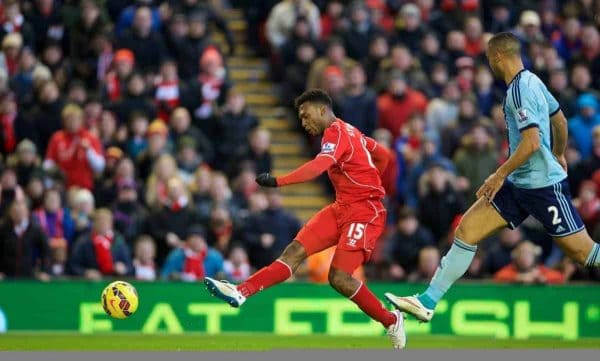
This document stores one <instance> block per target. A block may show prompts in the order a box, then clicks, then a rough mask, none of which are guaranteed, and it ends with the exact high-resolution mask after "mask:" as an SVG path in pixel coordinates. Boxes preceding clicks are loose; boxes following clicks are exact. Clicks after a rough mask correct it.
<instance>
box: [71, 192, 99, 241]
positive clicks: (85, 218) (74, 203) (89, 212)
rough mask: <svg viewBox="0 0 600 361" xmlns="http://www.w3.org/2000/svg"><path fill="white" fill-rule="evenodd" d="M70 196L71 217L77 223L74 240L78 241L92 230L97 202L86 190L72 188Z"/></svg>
mask: <svg viewBox="0 0 600 361" xmlns="http://www.w3.org/2000/svg"><path fill="white" fill-rule="evenodd" d="M69 196H70V198H69V209H70V210H71V217H72V218H73V221H74V222H75V234H74V235H73V239H74V240H75V241H76V240H77V239H78V238H79V237H80V236H82V235H84V234H86V233H88V232H89V231H90V230H91V229H92V216H93V213H94V210H95V201H94V196H93V195H92V192H90V191H89V190H87V189H85V188H81V189H77V188H71V190H70V191H69Z"/></svg>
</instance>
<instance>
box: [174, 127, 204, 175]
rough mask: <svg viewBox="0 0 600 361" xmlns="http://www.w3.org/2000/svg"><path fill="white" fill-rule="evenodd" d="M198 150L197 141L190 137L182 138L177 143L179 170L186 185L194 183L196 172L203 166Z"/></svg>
mask: <svg viewBox="0 0 600 361" xmlns="http://www.w3.org/2000/svg"><path fill="white" fill-rule="evenodd" d="M196 148H197V146H196V141H195V140H194V138H192V137H189V136H185V137H181V138H179V141H178V142H177V155H176V160H177V168H178V170H179V176H180V177H181V179H182V180H183V182H184V183H185V184H189V183H190V182H191V181H192V178H193V174H194V172H195V171H196V169H197V168H198V167H199V166H200V165H201V164H202V157H201V155H199V154H198V152H197V151H196Z"/></svg>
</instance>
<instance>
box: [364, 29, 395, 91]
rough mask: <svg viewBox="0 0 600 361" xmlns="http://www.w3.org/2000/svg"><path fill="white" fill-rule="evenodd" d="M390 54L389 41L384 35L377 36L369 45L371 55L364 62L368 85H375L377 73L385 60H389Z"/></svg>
mask: <svg viewBox="0 0 600 361" xmlns="http://www.w3.org/2000/svg"><path fill="white" fill-rule="evenodd" d="M389 52H390V47H389V44H388V40H387V38H386V37H385V35H383V34H378V35H375V36H374V37H373V38H372V39H371V42H370V43H369V54H368V55H367V58H366V59H365V60H364V61H363V64H364V67H365V73H366V76H367V80H366V83H367V84H368V85H370V86H371V85H373V84H374V82H375V77H376V76H377V72H378V70H379V68H380V66H381V64H382V63H383V60H384V59H386V58H387V56H388V55H389Z"/></svg>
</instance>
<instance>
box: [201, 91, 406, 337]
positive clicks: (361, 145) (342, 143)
mask: <svg viewBox="0 0 600 361" xmlns="http://www.w3.org/2000/svg"><path fill="white" fill-rule="evenodd" d="M331 106H332V104H331V98H330V97H329V95H327V93H325V92H324V91H322V90H318V89H316V90H309V91H306V92H305V93H303V94H302V95H300V96H299V97H298V98H297V99H296V108H297V109H298V114H299V117H300V120H301V121H302V126H303V127H304V129H306V131H307V132H308V133H310V134H311V135H319V134H323V140H322V143H321V152H320V153H319V154H318V155H317V156H316V157H315V158H314V159H313V160H311V161H309V162H307V163H306V164H304V165H302V166H300V167H299V168H298V169H296V170H294V171H292V172H290V173H289V174H287V175H285V176H282V177H277V178H275V177H273V176H271V175H269V174H268V173H263V174H260V175H259V176H258V177H257V179H256V181H257V182H258V184H260V185H261V186H264V187H281V186H286V185H289V184H295V183H302V182H306V181H309V180H311V179H314V178H316V177H317V176H319V175H320V174H321V173H323V172H324V171H327V172H328V175H329V178H330V179H331V182H332V183H333V186H334V188H335V193H336V200H335V202H334V203H333V204H330V205H329V206H327V207H325V208H324V209H322V210H321V211H320V212H318V213H317V214H316V215H315V216H314V217H313V218H312V219H310V220H309V221H308V222H307V223H306V225H305V226H304V227H303V228H302V229H301V230H300V232H299V233H298V235H297V236H296V238H295V239H294V240H293V241H292V242H291V243H290V244H289V245H288V246H287V248H286V249H285V250H284V251H283V254H282V255H281V256H280V257H279V258H278V259H277V260H276V261H275V262H273V263H272V264H271V265H269V266H267V267H265V268H263V269H261V270H259V271H258V272H256V273H255V274H254V275H252V276H251V277H250V278H248V280H247V281H245V282H243V283H241V284H240V285H238V286H237V287H236V286H234V285H232V284H229V283H227V282H223V281H217V280H214V279H211V278H208V277H207V278H206V279H205V283H206V285H207V287H208V289H209V291H210V292H211V293H212V294H213V295H215V296H217V297H219V298H221V299H222V300H224V301H226V302H228V303H229V304H230V305H232V306H234V307H239V306H241V305H242V304H243V303H244V302H245V301H246V298H247V297H250V296H252V295H254V294H255V293H256V292H258V291H261V290H263V289H265V288H267V287H270V286H273V285H275V284H278V283H281V282H283V281H285V280H286V279H288V278H289V277H290V276H291V275H292V274H293V273H294V271H295V270H296V268H297V267H298V266H299V265H300V263H301V262H302V261H303V260H304V259H305V258H306V257H308V256H310V255H311V254H314V253H317V252H319V251H322V250H324V249H326V248H329V247H331V246H334V245H335V246H337V247H336V251H335V254H334V257H333V260H332V262H331V267H330V269H329V283H330V284H331V286H332V287H333V288H334V289H335V290H336V291H338V292H339V293H340V294H342V295H344V296H346V297H348V298H349V299H350V300H351V301H352V302H354V303H356V305H357V306H358V307H360V309H361V310H362V311H363V312H364V313H366V314H367V315H369V316H370V317H371V318H373V319H374V320H376V321H378V322H380V323H381V324H382V325H383V326H384V327H385V328H387V333H388V335H389V336H390V338H391V340H392V343H393V346H394V348H403V347H404V346H405V344H406V336H405V334H404V325H403V323H404V316H403V314H402V313H401V312H399V311H392V312H391V311H388V310H387V309H386V308H385V307H384V306H383V305H382V303H381V302H380V301H379V300H378V299H377V298H376V297H375V296H374V295H373V293H372V292H371V291H370V290H369V289H368V288H367V286H366V285H364V284H363V283H362V282H360V281H358V280H356V279H355V278H353V277H352V276H351V275H352V273H353V272H354V270H355V269H356V268H358V267H359V266H360V265H362V264H363V263H365V262H367V261H368V260H369V258H370V256H371V253H372V251H373V248H374V246H375V241H376V240H377V238H378V237H379V236H380V235H381V233H382V231H383V229H384V226H385V220H386V214H387V213H386V210H385V208H384V206H383V204H382V198H383V197H384V195H385V191H384V189H383V187H382V186H381V179H380V173H381V172H383V170H384V169H385V167H386V166H387V163H388V161H389V157H390V156H389V153H388V151H387V150H386V149H385V148H384V147H383V146H381V145H378V144H377V143H376V142H375V141H374V140H373V139H371V138H369V137H366V136H364V135H363V134H362V133H361V132H360V131H359V130H358V129H356V128H354V127H353V126H351V125H350V124H348V123H345V122H343V121H342V120H341V119H338V118H336V116H335V115H334V114H333V111H332V109H331Z"/></svg>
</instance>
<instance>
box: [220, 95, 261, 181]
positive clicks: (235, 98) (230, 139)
mask: <svg viewBox="0 0 600 361" xmlns="http://www.w3.org/2000/svg"><path fill="white" fill-rule="evenodd" d="M256 127H258V119H257V118H256V116H254V115H253V114H252V113H251V112H250V111H249V110H248V107H246V98H245V97H244V94H243V93H242V92H241V91H239V90H238V89H235V88H234V89H231V90H230V91H229V94H228V95H227V102H226V103H225V106H224V107H223V114H222V115H221V116H220V117H218V118H217V119H216V128H217V129H216V130H215V134H216V136H217V137H218V139H219V142H217V144H215V148H216V150H217V156H216V161H215V166H216V168H217V169H220V170H225V168H226V167H225V166H226V164H227V161H228V160H229V158H230V157H231V155H232V154H236V153H237V152H238V151H239V149H240V148H246V149H247V147H248V135H249V134H250V132H252V130H254V129H255V128H256Z"/></svg>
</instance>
